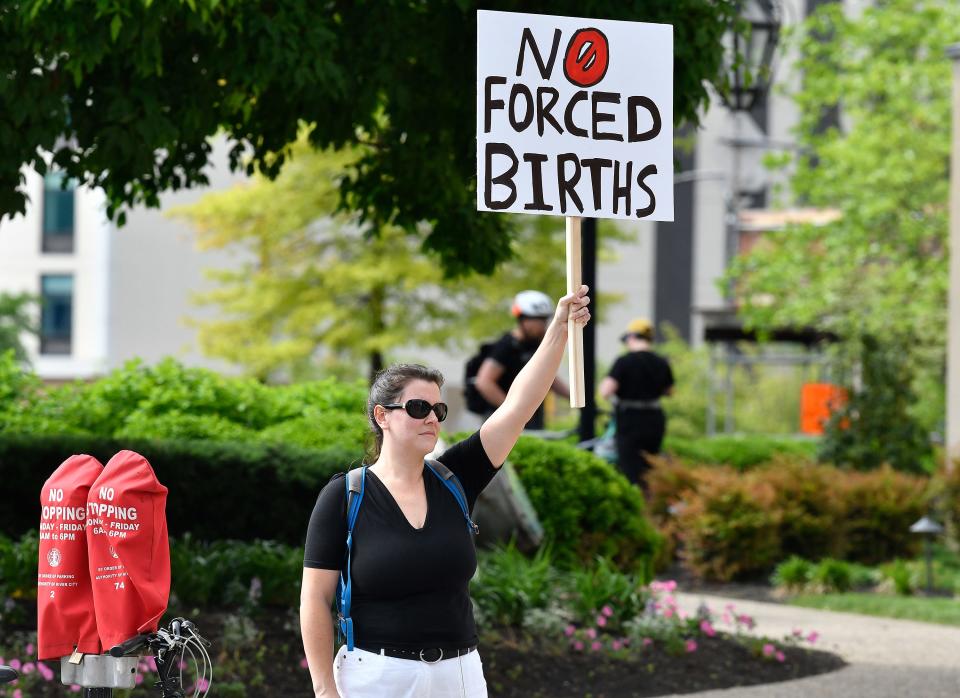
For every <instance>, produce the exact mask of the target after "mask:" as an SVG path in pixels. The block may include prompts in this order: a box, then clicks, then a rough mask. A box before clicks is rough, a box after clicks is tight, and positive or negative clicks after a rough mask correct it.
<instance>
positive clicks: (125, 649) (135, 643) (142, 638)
mask: <svg viewBox="0 0 960 698" xmlns="http://www.w3.org/2000/svg"><path fill="white" fill-rule="evenodd" d="M149 643H150V636H149V635H136V636H134V637H131V638H130V639H129V640H124V641H123V642H121V643H120V644H119V645H114V646H113V647H111V648H110V656H111V657H126V656H127V655H130V654H134V653H136V651H137V650H139V649H141V648H143V647H146V646H147V645H148V644H149Z"/></svg>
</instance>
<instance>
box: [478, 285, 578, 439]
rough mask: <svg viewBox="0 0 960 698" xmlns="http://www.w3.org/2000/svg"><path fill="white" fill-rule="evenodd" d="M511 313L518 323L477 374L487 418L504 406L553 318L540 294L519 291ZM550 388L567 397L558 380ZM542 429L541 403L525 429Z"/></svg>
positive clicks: (549, 303) (494, 349)
mask: <svg viewBox="0 0 960 698" xmlns="http://www.w3.org/2000/svg"><path fill="white" fill-rule="evenodd" d="M510 312H511V314H512V315H513V316H514V317H515V318H516V319H517V325H516V327H514V328H513V329H512V330H511V331H510V332H507V333H506V334H505V335H503V336H502V337H501V338H500V339H499V340H497V341H496V343H494V345H493V347H492V348H491V349H490V354H489V355H488V356H487V358H486V359H484V361H483V363H482V364H481V365H480V370H479V371H478V372H477V381H476V388H477V391H478V392H479V393H480V394H481V395H482V396H483V397H484V399H485V400H486V401H487V402H488V403H489V404H490V405H492V406H493V409H491V410H490V414H492V413H493V410H494V409H496V408H497V407H498V406H499V405H501V404H502V403H503V401H504V398H506V395H507V391H508V390H510V386H511V385H513V381H514V380H515V379H516V377H517V375H518V374H519V373H520V369H522V368H523V367H524V366H526V365H527V362H528V361H529V360H530V358H531V357H532V356H533V354H534V352H536V350H537V347H539V346H540V342H541V341H543V337H544V334H545V333H546V331H547V323H548V322H549V320H550V317H551V316H552V315H553V303H552V302H551V300H550V298H549V297H548V296H547V295H546V294H543V293H541V292H540V291H521V292H520V293H518V294H517V295H516V296H515V297H514V299H513V306H512V307H511V309H510ZM550 388H551V390H553V391H554V392H555V393H557V394H558V395H561V396H562V397H570V389H569V388H568V387H567V384H566V383H565V382H563V381H562V380H560V379H559V378H556V377H555V378H554V380H553V384H552V385H551V386H550ZM487 416H489V414H488V415H487ZM545 426H546V425H545V421H544V410H543V403H541V404H540V405H539V406H538V407H537V411H536V412H534V414H533V417H531V419H530V421H529V422H527V425H526V427H525V428H527V429H543V428H544V427H545Z"/></svg>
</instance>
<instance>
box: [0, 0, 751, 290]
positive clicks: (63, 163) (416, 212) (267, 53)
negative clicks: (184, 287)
mask: <svg viewBox="0 0 960 698" xmlns="http://www.w3.org/2000/svg"><path fill="white" fill-rule="evenodd" d="M483 4H484V5H485V6H486V3H483ZM494 4H495V6H496V8H497V9H501V10H522V11H525V12H539V13H553V14H557V15H572V16H584V17H600V18H609V19H624V20H639V21H648V22H660V23H665V24H671V25H673V27H674V53H675V55H674V66H675V68H674V114H675V118H676V120H677V121H678V122H681V121H689V122H696V120H697V110H698V108H700V107H701V106H702V105H704V104H705V103H706V102H707V100H708V92H707V85H708V84H709V83H713V84H714V85H716V86H717V87H719V88H721V89H723V87H724V83H723V71H722V59H723V46H722V43H721V38H722V36H723V34H724V32H725V31H726V30H727V28H728V27H729V26H731V24H732V23H733V17H734V16H735V14H736V8H737V7H738V5H739V4H740V3H739V2H738V0H630V1H624V0H591V1H590V2H574V1H573V0H552V1H551V2H545V1H544V0H535V1H530V0H525V1H524V2H518V1H517V0H501V2H497V3H494ZM477 5H478V3H475V2H471V1H470V0H425V1H422V2H410V1H409V0H333V1H332V2H326V3H317V2H312V1H311V0H287V1H285V2H266V1H265V0H187V1H186V2H184V1H183V0H130V1H129V2H116V1H115V0H89V1H88V2H59V1H55V0H28V1H20V0H16V1H15V0H0V43H2V45H3V47H4V48H3V51H2V52H0V75H3V76H4V79H3V80H2V81H0V103H2V104H3V105H4V108H3V109H2V110H0V215H5V214H11V213H14V212H22V211H23V210H24V208H25V204H26V195H25V193H24V179H23V174H22V167H23V166H24V165H29V166H31V167H34V168H35V169H37V170H38V171H40V172H44V171H45V170H46V167H47V163H46V162H45V160H44V157H45V156H44V153H45V152H48V153H53V163H54V165H55V166H56V167H58V168H60V169H62V170H64V171H65V172H66V174H67V175H68V176H69V177H72V178H75V179H76V180H78V181H80V182H82V183H84V184H86V185H90V186H95V187H101V188H102V189H103V190H104V191H105V193H106V195H107V199H108V208H107V212H108V214H109V215H110V216H111V217H116V218H117V219H118V220H119V222H120V223H122V222H123V219H124V213H123V211H124V209H125V208H127V207H129V206H132V205H134V204H146V205H148V206H157V205H158V203H159V194H160V193H161V192H164V191H167V190H171V189H178V188H181V187H191V186H194V185H198V184H205V183H206V182H207V178H206V176H205V174H204V168H205V167H206V166H207V165H208V164H209V156H210V152H211V146H210V144H209V142H208V139H209V138H210V137H211V136H213V135H215V134H217V133H225V134H226V135H227V136H228V137H229V138H230V139H232V141H233V143H234V145H233V148H232V150H231V166H232V167H233V168H235V169H236V168H241V167H242V168H245V169H246V170H247V172H248V173H253V172H254V171H258V170H259V171H261V172H263V173H264V174H266V175H268V176H270V177H273V176H275V175H276V174H277V173H278V172H279V171H280V169H281V167H282V166H283V164H284V162H285V159H286V150H285V149H286V147H287V145H288V144H289V143H291V142H293V141H295V140H296V138H297V134H298V130H299V127H300V124H301V123H302V122H307V123H314V124H316V128H315V129H314V130H313V131H312V132H311V135H310V139H311V143H312V144H313V145H314V146H315V147H317V148H320V149H325V148H328V147H331V146H335V147H341V146H356V145H358V144H359V143H360V142H363V143H369V144H371V145H373V147H372V148H370V149H369V150H368V151H366V152H365V153H364V154H363V157H362V158H361V160H359V161H358V162H357V163H355V166H354V167H353V169H352V171H351V175H350V176H349V177H347V178H345V179H344V180H343V181H342V182H341V189H340V203H341V204H342V205H343V206H344V207H346V208H348V209H350V210H355V211H359V212H361V213H362V214H363V215H364V216H365V218H366V219H368V220H370V221H371V222H372V223H373V229H374V230H377V231H385V230H388V227H387V225H386V223H390V224H395V225H398V226H400V227H402V228H404V229H405V230H406V231H407V232H409V233H411V234H413V235H415V236H417V237H418V238H422V239H424V241H425V245H426V248H427V249H428V250H429V251H432V252H434V253H436V254H437V255H438V257H439V259H440V260H441V262H442V264H443V266H444V268H445V270H447V271H448V272H452V273H461V272H464V271H466V270H469V269H477V270H481V271H484V272H489V271H491V270H492V269H493V268H494V266H495V265H496V263H498V262H499V261H501V260H503V259H505V258H506V256H507V255H508V253H509V249H510V248H509V243H510V231H511V227H510V226H511V223H510V219H509V218H508V217H505V216H491V215H481V214H478V213H477V211H476V210H475V208H476V207H475V197H476V182H475V147H476V143H475V117H474V113H475V112H474V110H475V104H474V98H473V94H474V90H475V84H476V59H475V56H476V51H475V50H474V49H473V47H474V45H475V42H476V9H477Z"/></svg>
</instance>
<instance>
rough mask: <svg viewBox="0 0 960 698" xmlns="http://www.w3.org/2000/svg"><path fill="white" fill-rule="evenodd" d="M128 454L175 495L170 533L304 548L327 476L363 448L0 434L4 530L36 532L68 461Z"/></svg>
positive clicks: (354, 460)
mask: <svg viewBox="0 0 960 698" xmlns="http://www.w3.org/2000/svg"><path fill="white" fill-rule="evenodd" d="M123 449H129V450H132V451H136V452H137V453H140V454H141V455H143V456H144V457H145V458H146V459H147V460H148V461H149V462H150V464H151V465H152V466H153V469H154V471H155V472H156V474H157V478H158V479H159V480H160V482H161V483H163V484H164V485H166V487H167V488H168V489H169V490H170V494H169V496H168V498H167V526H168V529H169V531H170V534H171V535H174V536H178V535H183V534H185V533H188V532H189V533H192V534H193V535H194V536H195V537H196V538H198V539H200V540H216V539H226V538H229V539H237V540H253V539H257V538H264V539H271V540H277V541H283V542H286V543H290V544H295V545H302V543H303V538H304V535H305V531H306V528H307V521H308V520H309V518H310V512H311V511H312V510H313V505H314V503H315V502H316V498H317V494H318V493H319V491H320V489H321V488H322V487H323V485H324V484H326V482H327V481H328V480H329V479H330V476H331V475H332V474H333V473H336V472H339V471H342V470H346V469H347V468H348V467H349V466H350V465H351V464H356V463H359V462H360V460H361V459H362V453H361V451H360V450H359V449H357V450H350V449H345V448H329V449H325V450H310V449H303V448H297V447H291V446H279V445H276V444H264V443H252V444H234V443H229V442H216V441H138V440H131V441H119V440H114V439H98V438H94V437H88V436H70V435H66V436H29V435H13V434H0V472H2V473H3V474H4V490H5V491H4V506H3V507H0V532H2V533H4V534H6V535H8V536H20V535H21V534H23V533H24V532H26V531H28V530H30V529H34V528H36V527H37V524H38V522H39V520H40V489H41V487H42V486H43V483H44V482H45V481H46V479H47V478H48V477H49V476H50V474H51V473H52V472H53V471H54V470H56V468H57V467H58V466H59V465H60V464H61V463H62V462H63V461H64V460H66V459H67V458H68V457H69V456H71V455H73V454H75V453H87V454H89V455H92V456H94V457H96V458H97V459H98V460H100V462H101V463H103V464H104V465H106V463H107V461H108V460H109V459H110V458H111V457H112V456H113V455H114V454H115V453H117V452H118V451H120V450H123Z"/></svg>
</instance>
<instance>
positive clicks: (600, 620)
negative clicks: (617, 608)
mask: <svg viewBox="0 0 960 698" xmlns="http://www.w3.org/2000/svg"><path fill="white" fill-rule="evenodd" d="M606 624H607V617H606V616H597V627H599V628H602V627H603V626H605V625H606Z"/></svg>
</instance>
